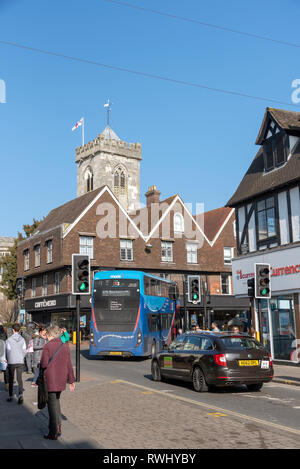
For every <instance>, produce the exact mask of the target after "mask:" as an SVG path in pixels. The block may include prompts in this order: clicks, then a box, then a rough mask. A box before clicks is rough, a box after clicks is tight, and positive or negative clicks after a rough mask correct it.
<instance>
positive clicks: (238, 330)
mask: <svg viewBox="0 0 300 469" xmlns="http://www.w3.org/2000/svg"><path fill="white" fill-rule="evenodd" d="M231 332H235V333H238V332H240V329H239V328H238V326H232V329H231Z"/></svg>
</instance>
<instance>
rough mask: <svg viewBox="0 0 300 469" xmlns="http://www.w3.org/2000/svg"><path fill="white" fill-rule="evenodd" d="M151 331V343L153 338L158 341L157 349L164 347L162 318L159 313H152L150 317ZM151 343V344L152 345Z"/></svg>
mask: <svg viewBox="0 0 300 469" xmlns="http://www.w3.org/2000/svg"><path fill="white" fill-rule="evenodd" d="M150 332H151V335H152V340H150V342H151V344H152V341H153V339H155V341H156V351H157V352H158V351H159V350H161V349H162V332H161V319H160V315H159V314H151V318H150ZM151 344H150V346H151Z"/></svg>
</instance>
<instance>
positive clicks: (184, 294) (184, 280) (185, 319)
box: [183, 275, 187, 332]
mask: <svg viewBox="0 0 300 469" xmlns="http://www.w3.org/2000/svg"><path fill="white" fill-rule="evenodd" d="M183 311H184V325H183V332H186V331H187V311H186V278H185V275H184V277H183Z"/></svg>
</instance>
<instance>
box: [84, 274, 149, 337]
mask: <svg viewBox="0 0 300 469" xmlns="http://www.w3.org/2000/svg"><path fill="white" fill-rule="evenodd" d="M93 298H94V303H93V305H94V314H95V321H96V325H97V328H98V330H99V331H115V332H125V331H132V330H133V329H134V326H135V323H136V319H137V315H138V310H139V304H140V284H139V280H136V279H133V280H131V279H105V280H95V282H94V297H93Z"/></svg>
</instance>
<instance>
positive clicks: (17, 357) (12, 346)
mask: <svg viewBox="0 0 300 469" xmlns="http://www.w3.org/2000/svg"><path fill="white" fill-rule="evenodd" d="M5 353H6V359H7V363H8V365H7V368H8V385H9V386H8V395H9V397H8V399H7V402H11V401H12V397H13V388H14V375H15V372H16V374H17V382H18V391H19V397H18V404H23V391H24V388H23V380H22V373H23V370H24V357H25V354H26V342H25V340H24V339H23V337H22V336H21V335H20V324H14V325H13V326H12V335H11V336H10V337H9V338H8V339H7V341H6V343H5Z"/></svg>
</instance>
